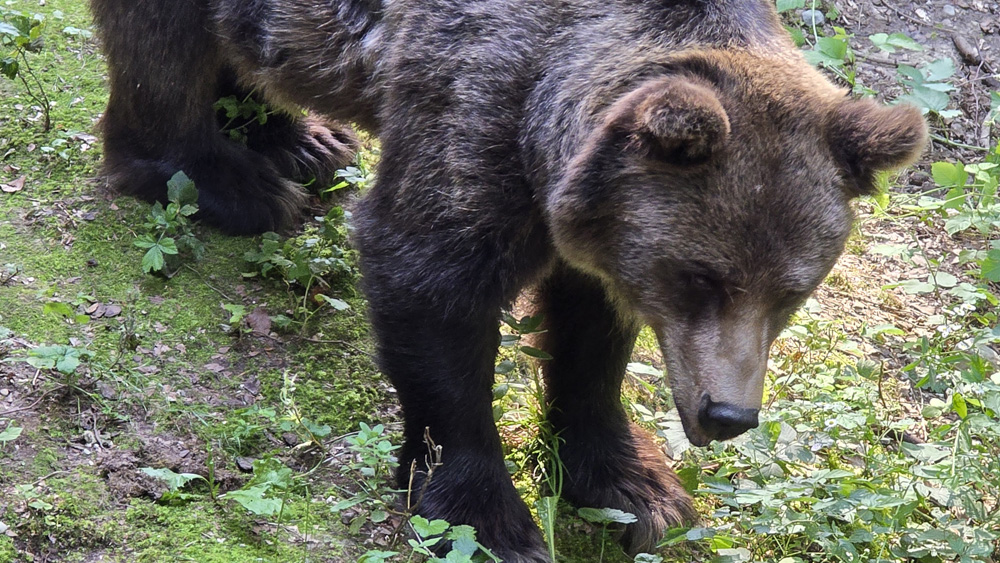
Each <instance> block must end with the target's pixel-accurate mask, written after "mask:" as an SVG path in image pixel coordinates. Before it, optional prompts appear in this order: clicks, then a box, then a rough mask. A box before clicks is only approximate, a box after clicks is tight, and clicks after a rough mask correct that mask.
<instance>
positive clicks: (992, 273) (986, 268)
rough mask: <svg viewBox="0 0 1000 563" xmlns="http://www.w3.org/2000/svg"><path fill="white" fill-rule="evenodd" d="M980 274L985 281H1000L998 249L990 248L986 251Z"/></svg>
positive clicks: (999, 251) (999, 253) (999, 255)
mask: <svg viewBox="0 0 1000 563" xmlns="http://www.w3.org/2000/svg"><path fill="white" fill-rule="evenodd" d="M980 275H982V277H983V279H985V280H987V281H991V282H994V283H1000V250H990V251H989V252H988V253H986V259H985V260H983V264H982V269H981V274H980Z"/></svg>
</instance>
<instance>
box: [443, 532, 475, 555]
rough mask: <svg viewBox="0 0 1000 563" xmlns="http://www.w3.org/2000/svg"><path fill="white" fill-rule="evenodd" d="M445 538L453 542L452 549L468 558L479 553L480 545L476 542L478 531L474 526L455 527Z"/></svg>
mask: <svg viewBox="0 0 1000 563" xmlns="http://www.w3.org/2000/svg"><path fill="white" fill-rule="evenodd" d="M445 538H446V539H448V540H450V541H451V548H452V550H454V551H458V552H460V553H463V554H465V555H468V556H472V555H475V554H476V552H477V551H479V543H478V542H476V529H475V528H473V527H472V526H466V525H461V526H453V527H452V528H451V529H450V530H448V533H447V534H445Z"/></svg>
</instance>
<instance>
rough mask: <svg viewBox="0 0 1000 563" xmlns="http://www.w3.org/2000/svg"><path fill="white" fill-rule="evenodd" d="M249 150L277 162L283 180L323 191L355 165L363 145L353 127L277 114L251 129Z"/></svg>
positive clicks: (313, 117)
mask: <svg viewBox="0 0 1000 563" xmlns="http://www.w3.org/2000/svg"><path fill="white" fill-rule="evenodd" d="M247 146H248V147H249V148H250V149H252V150H254V151H256V152H259V153H260V154H262V155H264V156H265V157H266V158H268V159H269V160H270V161H271V162H273V163H274V165H275V166H276V167H277V168H278V172H279V173H280V174H281V175H282V176H284V177H286V178H290V179H292V180H295V181H296V182H299V183H301V184H303V185H306V186H308V187H309V188H311V189H313V190H321V189H324V188H328V187H330V186H331V185H333V181H334V178H336V175H337V170H339V169H341V168H344V167H345V166H347V165H349V164H350V163H351V162H353V161H354V156H355V155H356V154H357V152H358V149H359V148H360V147H361V141H360V139H358V136H357V135H356V134H355V133H354V130H353V129H351V128H350V127H348V126H346V125H341V124H340V123H336V122H332V121H327V120H325V119H323V118H322V117H318V116H313V115H310V116H306V117H303V118H294V117H292V116H290V115H288V114H285V113H275V114H272V115H270V116H269V117H268V120H267V123H265V124H264V125H258V126H254V127H252V128H251V130H250V132H249V134H248V139H247Z"/></svg>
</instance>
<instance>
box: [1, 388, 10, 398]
mask: <svg viewBox="0 0 1000 563" xmlns="http://www.w3.org/2000/svg"><path fill="white" fill-rule="evenodd" d="M7 395H10V389H0V397H6V396H7Z"/></svg>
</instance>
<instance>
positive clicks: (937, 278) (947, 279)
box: [932, 272, 958, 288]
mask: <svg viewBox="0 0 1000 563" xmlns="http://www.w3.org/2000/svg"><path fill="white" fill-rule="evenodd" d="M932 279H933V280H934V282H935V283H937V286H938V287H944V288H951V287H955V286H956V285H958V278H956V277H955V276H953V275H951V274H949V273H948V272H937V273H936V274H934V277H933V278H932Z"/></svg>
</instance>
